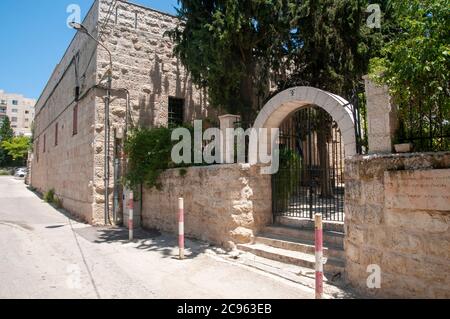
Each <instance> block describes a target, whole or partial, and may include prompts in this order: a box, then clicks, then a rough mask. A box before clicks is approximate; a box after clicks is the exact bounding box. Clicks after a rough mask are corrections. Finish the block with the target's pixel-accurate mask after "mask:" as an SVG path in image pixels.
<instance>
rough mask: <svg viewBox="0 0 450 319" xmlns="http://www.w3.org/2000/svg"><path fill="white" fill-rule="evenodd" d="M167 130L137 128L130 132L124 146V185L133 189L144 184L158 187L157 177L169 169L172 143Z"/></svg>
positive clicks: (170, 133)
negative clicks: (126, 167)
mask: <svg viewBox="0 0 450 319" xmlns="http://www.w3.org/2000/svg"><path fill="white" fill-rule="evenodd" d="M171 135H172V130H171V129H169V128H164V127H161V128H153V129H148V128H139V129H135V130H133V131H132V132H131V134H130V136H129V137H128V138H127V141H126V144H125V152H126V154H127V155H128V160H129V162H128V170H127V175H126V177H125V182H126V184H127V185H128V186H129V187H131V188H135V187H136V186H137V185H141V184H145V185H146V186H148V187H155V186H156V187H159V186H160V185H159V184H158V177H159V175H160V174H161V173H162V172H163V171H164V170H166V169H168V168H169V167H170V163H171V158H170V157H171V152H172V147H173V142H172V140H171Z"/></svg>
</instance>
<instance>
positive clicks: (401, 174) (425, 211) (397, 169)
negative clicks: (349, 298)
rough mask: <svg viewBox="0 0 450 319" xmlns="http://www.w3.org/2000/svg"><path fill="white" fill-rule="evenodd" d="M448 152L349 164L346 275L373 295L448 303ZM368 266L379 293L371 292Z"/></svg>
mask: <svg viewBox="0 0 450 319" xmlns="http://www.w3.org/2000/svg"><path fill="white" fill-rule="evenodd" d="M449 168H450V153H434V154H407V155H386V156H377V155H372V156H366V157H355V158H353V159H350V160H347V162H346V174H347V183H346V208H345V209H346V222H345V227H346V234H347V236H346V240H345V252H346V258H347V268H346V277H347V279H348V281H349V282H350V283H351V284H352V285H354V286H355V287H356V288H358V289H359V290H360V291H361V292H362V293H364V294H368V295H371V296H374V297H382V298H385V297H401V298H450V229H449V226H450V169H449ZM369 265H378V266H380V267H381V289H368V288H367V279H368V277H369V275H370V274H369V273H368V272H367V267H368V266H369Z"/></svg>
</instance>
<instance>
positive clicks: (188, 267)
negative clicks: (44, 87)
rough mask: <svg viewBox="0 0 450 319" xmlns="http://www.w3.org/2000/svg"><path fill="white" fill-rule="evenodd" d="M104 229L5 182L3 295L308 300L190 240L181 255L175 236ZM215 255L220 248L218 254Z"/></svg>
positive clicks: (0, 208) (0, 225)
mask: <svg viewBox="0 0 450 319" xmlns="http://www.w3.org/2000/svg"><path fill="white" fill-rule="evenodd" d="M139 236H140V238H141V239H140V240H138V241H136V242H134V243H128V242H127V240H126V232H124V231H120V230H115V229H99V228H93V227H91V226H89V225H85V224H80V223H77V222H76V221H74V220H72V219H70V218H69V217H68V216H66V215H65V214H64V212H60V211H58V210H56V209H54V208H53V207H51V206H50V205H48V204H46V203H44V202H43V201H42V200H41V199H40V198H39V197H38V196H36V195H35V194H34V193H32V192H30V191H29V190H28V189H27V188H26V186H25V185H24V184H23V181H20V180H15V179H14V178H12V177H0V298H14V299H16V298H20V299H23V298H38V299H42V298H45V299H47V298H52V299H53V298H56V299H60V298H76V299H79V298H90V299H91V298H100V299H110V298H114V299H116V298H142V299H152V298H163V299H169V298H170V299H191V298H198V299H204V298H213V299H222V298H231V299H253V298H255V299H259V298H269V299H297V298H298V299H306V298H313V297H314V292H313V291H312V290H310V289H307V288H305V287H303V286H301V285H296V284H293V283H290V282H288V281H285V280H283V279H280V278H277V277H273V276H270V275H267V274H264V273H261V272H258V271H256V270H252V269H251V268H247V267H243V266H238V265H236V264H234V263H232V262H228V261H227V257H225V256H218V255H217V254H216V253H213V251H215V249H212V248H211V247H207V246H206V245H204V244H201V243H198V242H192V241H188V242H187V246H188V247H190V254H189V257H188V259H187V260H184V261H179V260H178V259H177V258H176V254H177V250H176V246H175V245H176V241H175V237H174V236H171V235H167V234H158V233H157V232H142V233H140V234H139ZM216 252H217V251H216Z"/></svg>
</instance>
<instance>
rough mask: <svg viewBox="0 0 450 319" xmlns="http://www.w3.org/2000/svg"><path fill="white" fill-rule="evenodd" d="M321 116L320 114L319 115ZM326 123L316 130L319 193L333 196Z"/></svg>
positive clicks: (323, 195)
mask: <svg viewBox="0 0 450 319" xmlns="http://www.w3.org/2000/svg"><path fill="white" fill-rule="evenodd" d="M320 117H321V118H323V117H322V116H320ZM328 130H329V128H328V125H326V126H325V127H323V128H319V130H318V131H317V144H318V145H317V147H318V151H319V160H320V195H321V196H322V197H333V196H334V191H333V185H332V181H331V176H330V173H331V172H330V156H329V154H328V133H329V132H328Z"/></svg>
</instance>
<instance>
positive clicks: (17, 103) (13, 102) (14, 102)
mask: <svg viewBox="0 0 450 319" xmlns="http://www.w3.org/2000/svg"><path fill="white" fill-rule="evenodd" d="M11 103H12V105H19V101H17V100H12V102H11Z"/></svg>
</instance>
